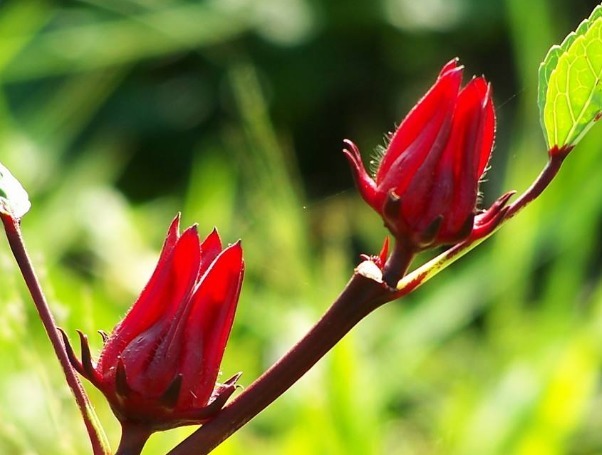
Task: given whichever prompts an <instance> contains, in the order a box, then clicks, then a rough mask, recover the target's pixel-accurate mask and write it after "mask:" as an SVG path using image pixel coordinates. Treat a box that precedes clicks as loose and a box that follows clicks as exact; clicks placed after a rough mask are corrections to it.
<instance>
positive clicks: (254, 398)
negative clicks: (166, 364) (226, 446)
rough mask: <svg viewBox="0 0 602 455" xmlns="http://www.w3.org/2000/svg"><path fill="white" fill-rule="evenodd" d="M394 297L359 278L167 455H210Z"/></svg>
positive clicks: (388, 291)
mask: <svg viewBox="0 0 602 455" xmlns="http://www.w3.org/2000/svg"><path fill="white" fill-rule="evenodd" d="M393 296H395V292H394V291H393V290H392V289H391V288H389V287H388V286H387V285H385V284H384V283H378V282H377V281H374V280H372V279H369V278H366V277H364V276H362V275H359V274H357V273H356V274H354V275H353V277H352V278H351V280H350V281H349V283H348V284H347V286H346V287H345V289H344V290H343V292H342V293H341V294H340V295H339V297H338V298H337V300H336V301H335V302H334V303H333V304H332V306H331V307H330V308H329V309H328V311H327V312H326V313H325V314H324V316H323V317H322V318H321V319H320V320H319V321H318V322H317V323H316V325H315V326H314V327H313V328H312V329H311V330H310V331H309V332H308V333H307V335H305V337H304V338H303V339H301V341H299V342H298V343H297V344H296V345H295V346H294V347H293V348H292V349H291V350H290V351H289V352H288V353H287V354H285V355H284V356H283V357H282V358H281V359H280V360H279V361H278V362H277V363H275V364H274V365H273V366H272V367H271V368H270V369H269V370H267V371H266V372H265V373H264V374H263V375H262V376H261V377H259V378H258V379H257V380H256V381H255V382H253V384H251V385H250V386H249V387H248V388H247V389H245V390H244V391H243V392H242V393H241V394H240V395H239V396H238V397H237V398H236V399H235V400H233V401H232V402H231V403H230V404H228V405H227V406H226V407H225V408H224V409H223V410H222V411H221V412H220V413H218V414H217V416H216V417H215V418H214V419H213V420H211V421H210V422H208V423H206V424H204V425H203V426H202V427H201V428H199V429H198V430H197V431H195V432H194V433H193V434H192V435H190V436H189V437H188V438H187V439H185V440H184V441H183V442H182V443H180V444H179V445H178V446H177V447H175V448H174V449H173V450H171V451H170V452H169V454H168V455H206V454H208V453H210V452H211V451H212V450H213V449H214V448H215V447H217V446H218V445H219V444H220V443H221V442H223V441H224V440H225V439H227V438H228V437H229V436H230V435H231V434H232V433H234V432H235V431H237V430H238V429H239V428H241V427H242V426H243V425H245V424H246V423H247V422H248V421H249V420H251V419H252V418H253V417H255V416H256V415H257V414H259V413H260V412H261V411H262V410H264V409H265V408H266V407H267V406H269V405H270V404H271V403H272V402H273V401H274V400H276V398H278V397H279V396H280V395H282V394H283V393H284V392H285V391H286V390H288V389H289V388H290V387H291V386H292V385H293V384H294V383H295V382H297V380H299V379H300V378H301V377H302V376H303V375H304V374H305V373H306V372H307V371H308V370H309V369H310V368H311V367H313V366H314V365H315V364H316V362H318V360H320V359H321V358H322V357H323V356H324V355H325V354H326V353H327V352H328V351H330V349H332V347H333V346H334V345H335V344H337V343H338V342H339V341H340V340H341V339H342V338H343V337H344V336H345V335H346V334H347V333H348V332H349V331H350V330H351V329H352V328H353V327H354V326H355V325H356V324H357V323H358V322H359V321H361V320H362V319H363V318H365V317H366V316H367V315H368V314H370V313H371V312H372V311H373V310H375V309H376V308H378V307H379V306H380V305H382V304H384V303H386V302H388V301H390V300H392V299H393Z"/></svg>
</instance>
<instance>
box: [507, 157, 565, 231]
mask: <svg viewBox="0 0 602 455" xmlns="http://www.w3.org/2000/svg"><path fill="white" fill-rule="evenodd" d="M568 151H570V150H568ZM568 151H567V152H566V153H563V154H552V155H550V159H549V160H548V162H547V163H546V166H545V167H544V168H543V170H542V171H541V173H540V174H539V175H538V176H537V178H536V179H535V181H534V182H533V183H532V184H531V186H530V187H529V188H527V190H526V191H525V192H524V193H523V194H522V195H521V196H520V197H519V198H518V199H517V200H516V201H514V202H513V203H512V205H511V206H510V207H509V209H508V212H507V213H506V216H505V217H504V221H506V220H509V219H510V218H512V217H513V216H514V215H516V214H517V213H518V212H519V211H521V210H522V209H523V208H525V207H526V206H527V205H529V204H530V203H531V202H532V201H533V200H534V199H536V198H538V197H539V195H540V194H541V193H542V192H543V190H545V189H546V188H547V187H548V185H549V184H550V183H551V182H552V180H554V177H556V174H558V171H559V170H560V166H562V163H563V162H564V158H565V157H566V154H568Z"/></svg>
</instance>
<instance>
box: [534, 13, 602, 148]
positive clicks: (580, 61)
mask: <svg viewBox="0 0 602 455" xmlns="http://www.w3.org/2000/svg"><path fill="white" fill-rule="evenodd" d="M601 78H602V5H599V6H597V7H596V8H595V9H594V11H593V12H592V14H591V16H590V17H589V18H588V19H586V20H584V21H583V22H582V23H581V24H580V25H579V27H578V28H577V30H576V31H574V32H572V33H570V34H569V35H568V36H567V37H566V38H565V39H564V41H563V42H562V43H561V44H560V45H556V46H553V47H552V48H551V49H550V50H549V51H548V54H547V55H546V58H545V59H544V61H543V62H542V63H541V65H540V67H539V89H538V104H539V111H540V118H541V125H542V128H543V130H544V135H545V137H546V142H547V144H548V148H551V147H552V146H554V145H557V146H558V147H559V148H560V147H564V146H574V145H576V144H577V142H579V140H581V138H582V137H583V135H584V134H585V133H586V132H587V130H588V129H589V128H591V126H592V125H593V124H594V122H596V121H597V120H598V116H599V115H600V113H601V112H602V86H601V85H600V80H601Z"/></svg>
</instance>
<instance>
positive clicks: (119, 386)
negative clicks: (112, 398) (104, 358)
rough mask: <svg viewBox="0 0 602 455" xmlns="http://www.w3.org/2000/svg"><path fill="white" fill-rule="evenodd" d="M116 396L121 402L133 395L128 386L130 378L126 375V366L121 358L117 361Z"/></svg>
mask: <svg viewBox="0 0 602 455" xmlns="http://www.w3.org/2000/svg"><path fill="white" fill-rule="evenodd" d="M115 394H116V395H117V397H118V398H119V399H121V400H126V399H127V398H128V397H129V396H130V395H131V394H132V389H131V388H130V386H129V384H128V378H127V375H126V373H125V366H124V365H123V360H122V359H121V358H119V359H118V360H117V367H116V371H115Z"/></svg>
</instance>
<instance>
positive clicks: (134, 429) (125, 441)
mask: <svg viewBox="0 0 602 455" xmlns="http://www.w3.org/2000/svg"><path fill="white" fill-rule="evenodd" d="M151 434H152V431H151V430H149V429H148V427H147V426H144V425H135V424H131V423H122V424H121V441H119V447H118V448H117V452H115V455H140V454H141V453H142V449H143V448H144V445H145V444H146V441H148V438H149V437H150V435H151Z"/></svg>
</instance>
